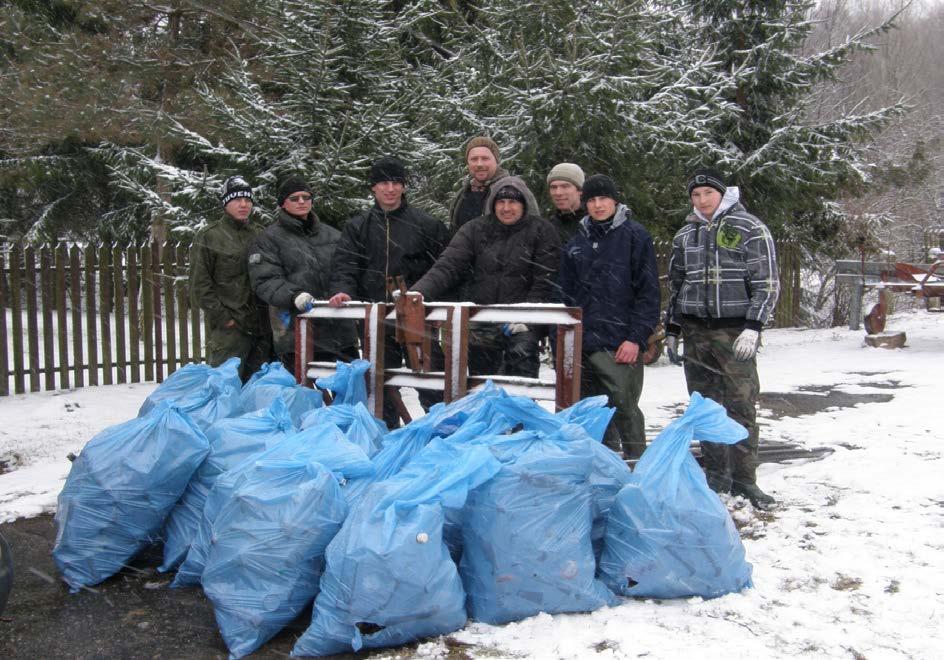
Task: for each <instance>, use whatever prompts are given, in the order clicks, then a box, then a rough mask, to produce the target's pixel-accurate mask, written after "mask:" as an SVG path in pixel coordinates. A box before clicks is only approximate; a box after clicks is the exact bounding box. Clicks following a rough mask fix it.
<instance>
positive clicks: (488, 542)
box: [459, 425, 615, 624]
mask: <svg viewBox="0 0 944 660" xmlns="http://www.w3.org/2000/svg"><path fill="white" fill-rule="evenodd" d="M593 444H594V441H593V440H591V439H590V437H589V436H588V435H587V434H586V432H585V431H584V430H583V429H581V428H580V427H578V426H575V425H565V426H563V427H561V428H560V429H559V430H557V431H555V432H553V433H550V434H544V433H541V432H538V431H522V432H520V433H516V434H513V435H510V436H499V437H498V438H497V439H496V440H495V441H493V442H492V443H491V446H490V449H491V451H492V452H493V453H494V454H495V456H496V457H497V458H498V459H499V460H500V461H501V462H502V469H501V471H500V472H499V473H498V474H497V475H496V476H495V477H493V478H492V479H491V480H490V481H488V482H486V483H485V484H484V485H482V486H480V487H479V488H477V489H475V490H474V491H472V493H471V494H470V495H469V499H468V501H467V502H466V506H465V509H464V511H463V516H464V519H463V526H462V541H463V553H462V561H461V562H460V565H459V571H460V573H461V575H462V582H463V584H464V585H465V589H466V592H467V593H468V596H469V597H468V606H469V614H470V616H471V617H472V618H473V619H475V620H477V621H483V622H486V623H492V624H501V623H506V622H508V621H514V620H517V619H522V618H525V617H528V616H532V615H535V614H537V613H538V612H548V613H551V614H554V613H559V612H589V611H592V610H595V609H598V608H600V607H603V606H604V605H608V604H613V603H614V602H615V597H614V596H613V594H612V593H610V592H609V591H608V590H607V589H606V587H605V586H604V585H603V583H601V582H599V581H598V580H596V579H595V577H594V575H595V572H596V562H595V561H594V557H593V550H592V547H591V544H590V529H591V488H590V481H589V477H590V473H591V470H592V467H593Z"/></svg>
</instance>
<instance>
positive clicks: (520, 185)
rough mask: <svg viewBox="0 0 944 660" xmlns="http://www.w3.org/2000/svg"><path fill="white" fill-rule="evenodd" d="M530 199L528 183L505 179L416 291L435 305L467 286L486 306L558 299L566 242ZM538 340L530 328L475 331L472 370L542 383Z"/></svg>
mask: <svg viewBox="0 0 944 660" xmlns="http://www.w3.org/2000/svg"><path fill="white" fill-rule="evenodd" d="M528 199H534V196H533V195H532V194H531V193H530V191H529V190H528V187H527V186H526V185H525V183H524V181H522V180H521V179H519V178H518V177H516V176H509V177H505V178H504V179H502V180H501V185H500V186H497V187H496V189H494V190H492V192H491V193H490V195H489V197H488V199H487V200H486V206H485V208H486V209H487V210H488V213H487V215H482V216H479V217H478V218H476V219H474V220H471V221H470V222H467V223H466V224H465V225H463V226H462V227H461V228H460V229H459V232H458V233H457V234H456V235H455V236H454V237H453V239H452V241H451V242H450V243H449V246H448V247H447V248H446V250H445V251H444V252H443V254H442V256H441V257H440V258H439V259H438V260H437V261H436V263H435V264H434V265H433V267H432V268H431V269H430V271H429V272H428V273H426V275H425V276H423V278H422V279H421V280H420V281H419V282H417V283H416V284H415V285H413V287H411V288H412V289H413V290H414V291H417V292H419V293H421V294H423V297H424V298H426V299H429V300H436V299H437V297H438V296H440V295H442V294H443V293H444V292H446V291H448V290H449V289H451V288H453V287H455V286H456V285H458V284H466V285H467V288H468V291H469V292H470V294H471V298H472V301H473V302H475V303H476V304H479V305H493V304H510V303H524V302H532V303H543V302H550V301H551V299H552V287H553V281H554V276H555V274H556V272H557V264H558V261H559V256H558V255H559V253H560V238H559V237H558V235H557V232H556V231H554V228H553V227H552V226H551V225H550V224H549V223H548V222H547V221H546V220H544V219H543V218H541V217H540V216H539V215H538V211H537V208H536V207H534V206H531V205H530V203H529V202H528V201H527V200H528ZM466 279H467V281H464V280H466ZM538 339H539V335H538V333H537V332H535V331H534V330H532V329H531V328H529V327H528V326H527V325H525V324H523V323H509V324H506V325H505V326H503V327H501V328H499V327H496V326H493V325H484V326H482V327H479V328H473V330H472V333H471V337H470V343H471V347H470V351H469V372H470V373H471V374H473V375H478V374H504V375H509V376H527V377H530V378H536V377H537V375H538V369H539V366H540V364H539V361H538Z"/></svg>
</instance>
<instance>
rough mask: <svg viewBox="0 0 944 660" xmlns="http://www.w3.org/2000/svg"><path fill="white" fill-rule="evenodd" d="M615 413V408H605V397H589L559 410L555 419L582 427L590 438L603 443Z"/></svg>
mask: <svg viewBox="0 0 944 660" xmlns="http://www.w3.org/2000/svg"><path fill="white" fill-rule="evenodd" d="M615 412H616V408H610V407H609V406H607V399H606V396H591V397H588V398H586V399H581V400H580V401H578V402H577V403H575V404H574V405H572V406H571V407H570V408H566V409H564V410H561V411H560V412H559V413H557V417H558V418H560V419H561V420H563V421H565V422H570V423H571V424H576V425H577V426H580V427H582V428H583V430H584V431H586V432H587V434H588V435H589V436H590V437H591V438H593V439H594V440H596V441H597V442H603V435H604V433H606V427H607V425H608V424H609V423H610V420H611V419H612V418H613V414H614V413H615Z"/></svg>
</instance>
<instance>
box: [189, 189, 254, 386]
mask: <svg viewBox="0 0 944 660" xmlns="http://www.w3.org/2000/svg"><path fill="white" fill-rule="evenodd" d="M221 198H222V202H223V217H222V218H220V219H219V220H216V221H214V222H211V223H209V224H208V225H207V226H206V227H204V228H203V229H201V230H200V231H198V232H197V234H196V236H194V239H193V246H192V247H191V248H190V299H191V301H192V304H193V306H194V307H199V308H200V309H202V310H203V314H204V317H205V319H206V326H207V341H206V350H207V363H208V364H209V365H210V366H211V367H216V366H219V365H220V364H222V363H223V362H225V361H226V360H228V359H229V358H231V357H238V358H239V359H240V366H239V375H240V377H241V378H242V379H243V381H246V380H247V379H248V378H249V377H250V376H251V375H252V374H253V373H254V372H255V371H256V370H257V369H258V368H259V367H261V366H262V365H263V364H265V362H266V361H268V360H269V358H270V353H271V352H272V333H271V331H270V329H269V323H268V319H267V312H266V308H265V305H263V304H262V303H261V302H259V300H258V299H257V298H256V296H255V295H254V294H253V292H252V288H251V286H250V284H249V274H248V269H247V265H246V253H247V252H248V251H249V247H250V245H251V244H252V242H253V241H254V240H255V238H256V237H257V236H258V235H259V234H260V233H261V232H262V226H261V225H259V224H258V223H256V222H255V221H254V220H253V219H252V218H251V215H252V188H251V187H250V186H249V184H248V183H247V182H246V180H245V179H243V178H242V177H239V176H231V177H230V178H228V179H227V180H226V182H225V183H224V184H223V190H222V194H221Z"/></svg>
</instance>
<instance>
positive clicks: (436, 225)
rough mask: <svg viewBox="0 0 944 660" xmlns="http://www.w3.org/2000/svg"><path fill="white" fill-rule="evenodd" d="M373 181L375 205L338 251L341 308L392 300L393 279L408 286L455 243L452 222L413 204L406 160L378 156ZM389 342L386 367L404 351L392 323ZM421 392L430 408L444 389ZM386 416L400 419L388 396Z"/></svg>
mask: <svg viewBox="0 0 944 660" xmlns="http://www.w3.org/2000/svg"><path fill="white" fill-rule="evenodd" d="M369 181H370V186H371V191H372V192H373V194H374V205H373V206H372V207H371V208H369V209H367V210H366V211H362V212H360V213H358V214H357V215H355V216H354V217H352V218H351V219H350V220H349V221H348V223H347V224H346V225H345V226H344V230H343V232H342V234H341V240H340V242H339V243H338V249H337V251H336V252H335V255H334V262H333V265H332V277H331V287H330V288H331V291H332V292H333V295H332V297H331V299H330V300H329V302H330V303H331V304H332V305H334V306H335V307H340V306H341V305H342V304H344V303H345V302H347V301H349V300H361V301H365V302H387V303H390V302H392V300H393V298H392V296H391V295H390V292H388V291H387V278H388V277H393V278H396V276H398V275H402V276H403V279H404V281H405V282H406V285H407V286H408V287H410V286H412V285H413V283H414V282H416V281H417V280H419V279H420V278H421V277H422V276H423V275H424V274H425V273H426V271H427V270H429V267H430V266H432V265H433V262H435V261H436V259H437V258H438V257H439V255H440V253H441V252H442V251H443V248H444V247H445V246H446V244H447V243H448V242H449V230H448V229H447V228H446V225H444V224H443V223H441V222H439V221H438V220H436V219H435V218H433V217H432V216H430V215H429V214H427V213H425V212H424V211H422V210H420V209H418V208H415V207H413V206H410V205H409V204H408V203H407V201H406V196H405V194H404V191H405V189H406V182H407V171H406V166H405V165H404V164H403V162H402V161H401V160H400V159H398V158H395V157H393V156H384V157H382V158H379V159H377V160H376V161H374V163H373V164H372V165H371V168H370V176H369ZM432 344H433V348H432V351H433V352H432V363H433V364H432V368H433V369H434V370H440V369H442V363H443V358H442V353H441V351H440V348H439V344H438V343H437V342H432ZM384 345H385V351H384V364H385V366H386V367H388V368H390V367H399V366H401V365H402V364H403V358H404V355H403V352H402V350H401V347H400V345H399V344H397V343H396V341H395V340H394V333H393V327H392V326H389V327H388V328H387V336H386V339H385V343H384ZM419 395H420V403H421V404H422V406H423V408H424V409H427V410H428V409H429V407H430V406H432V405H433V404H435V403H437V402H439V401H442V393H441V392H436V391H434V390H419ZM384 421H385V422H386V423H387V426H389V427H391V428H393V427H394V426H396V423H397V411H396V408H395V407H394V405H393V403H392V402H391V401H389V400H388V399H385V400H384Z"/></svg>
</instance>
